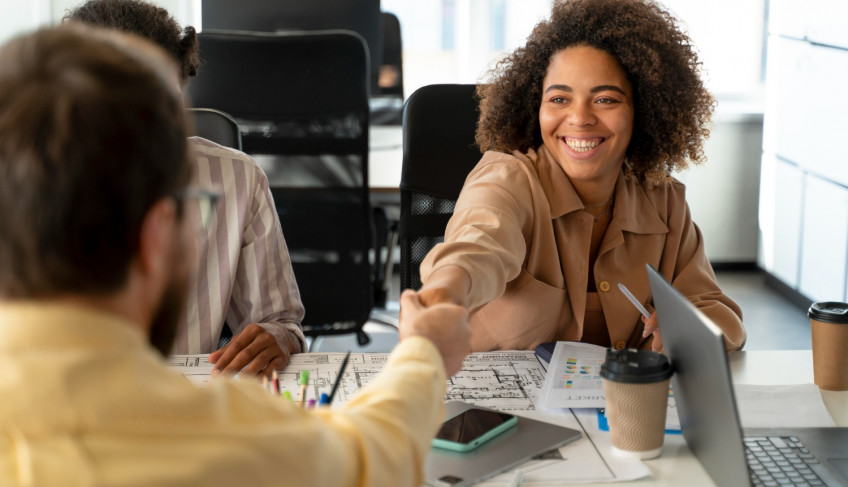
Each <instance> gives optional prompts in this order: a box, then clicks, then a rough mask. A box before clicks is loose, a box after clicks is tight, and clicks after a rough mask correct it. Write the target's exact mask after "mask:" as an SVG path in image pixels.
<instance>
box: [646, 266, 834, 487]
mask: <svg viewBox="0 0 848 487" xmlns="http://www.w3.org/2000/svg"><path fill="white" fill-rule="evenodd" d="M647 268H648V278H649V280H650V283H651V292H652V293H653V296H654V306H655V307H656V310H657V319H658V320H659V325H660V330H661V331H662V338H663V344H664V346H665V351H666V353H667V354H668V356H669V358H670V359H671V362H672V365H673V366H674V368H675V374H674V376H673V377H672V384H673V386H674V397H675V401H676V402H677V411H678V413H679V415H680V426H681V429H682V430H683V437H684V438H685V439H686V443H688V444H689V448H690V449H691V450H692V452H693V453H694V454H695V456H696V457H697V458H698V460H699V461H700V462H701V465H703V467H704V469H705V470H706V471H707V472H708V473H709V474H710V476H711V477H712V478H713V481H715V483H716V484H717V485H720V486H725V485H726V486H737V485H739V486H744V485H754V486H759V485H774V486H778V485H810V486H820V485H828V486H831V485H839V486H848V428H780V429H746V430H745V436H744V437H743V435H742V428H741V427H740V423H739V415H738V413H737V410H736V400H735V399H734V396H733V387H732V385H731V380H730V369H729V367H728V364H727V354H726V353H725V351H724V343H723V342H722V336H721V331H720V330H719V328H718V327H717V326H716V325H715V324H714V323H713V322H712V321H710V319H709V318H707V317H706V316H704V314H703V313H701V312H700V311H698V310H697V309H696V308H695V307H694V306H693V305H692V304H691V303H690V302H689V301H688V300H687V299H686V298H685V297H683V295H681V294H680V293H679V292H677V290H676V289H674V287H672V286H671V285H670V284H669V283H668V282H666V280H665V279H664V278H663V277H662V276H661V275H660V274H659V273H657V272H656V271H655V270H654V269H653V268H652V267H651V266H650V265H648V266H647Z"/></svg>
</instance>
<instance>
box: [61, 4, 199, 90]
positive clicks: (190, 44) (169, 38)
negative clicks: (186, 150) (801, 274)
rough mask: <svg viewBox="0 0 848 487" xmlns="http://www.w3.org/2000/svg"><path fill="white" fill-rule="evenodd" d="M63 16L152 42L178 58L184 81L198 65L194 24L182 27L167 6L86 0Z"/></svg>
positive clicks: (195, 70)
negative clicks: (165, 7) (169, 12)
mask: <svg viewBox="0 0 848 487" xmlns="http://www.w3.org/2000/svg"><path fill="white" fill-rule="evenodd" d="M63 20H64V21H65V22H79V23H83V24H87V25H92V26H97V27H104V28H108V29H115V30H119V31H121V32H127V33H130V34H135V35H137V36H139V37H142V38H144V39H147V40H149V41H151V42H153V43H155V44H156V45H158V46H159V47H161V48H162V49H164V50H165V51H166V52H168V53H169V54H170V55H171V57H173V58H174V60H175V61H176V62H177V64H178V65H179V68H180V82H181V83H182V84H183V85H185V84H186V83H187V82H188V79H189V78H190V77H192V76H194V75H196V74H197V70H198V68H199V67H200V59H199V57H198V43H197V33H196V32H195V30H194V27H191V26H188V27H186V28H185V29H181V28H180V24H179V23H177V21H176V20H174V18H173V17H171V15H170V14H168V11H167V10H165V9H164V8H162V7H159V6H157V5H154V4H152V3H149V2H146V1H144V0H89V1H88V2H86V3H84V4H82V5H80V6H79V7H77V8H75V9H73V10H71V11H70V12H68V13H67V15H65V17H64V19H63Z"/></svg>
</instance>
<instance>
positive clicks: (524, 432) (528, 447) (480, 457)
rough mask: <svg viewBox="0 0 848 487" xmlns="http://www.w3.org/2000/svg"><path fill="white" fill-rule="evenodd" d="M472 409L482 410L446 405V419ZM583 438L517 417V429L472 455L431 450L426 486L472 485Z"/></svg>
mask: <svg viewBox="0 0 848 487" xmlns="http://www.w3.org/2000/svg"><path fill="white" fill-rule="evenodd" d="M471 407H479V406H475V405H473V404H468V403H464V402H460V401H450V402H447V403H445V413H446V414H445V417H446V418H452V417H454V416H456V415H457V414H459V413H461V412H463V411H465V410H466V409H468V408H471ZM481 409H486V408H481ZM581 435H582V433H580V432H579V431H577V430H573V429H571V428H566V427H563V426H557V425H555V424H551V423H545V422H543V421H536V420H533V419H529V418H524V417H521V416H518V424H517V425H516V427H515V428H511V429H510V430H509V431H507V432H506V433H503V434H501V435H498V436H497V437H496V438H494V439H492V440H490V441H488V442H486V443H484V444H483V445H481V446H480V447H478V448H476V449H474V450H472V451H470V452H467V453H459V452H453V451H449V450H442V449H438V448H432V449H431V450H430V455H429V456H428V457H427V466H426V468H425V473H424V475H425V479H426V480H427V485H432V486H438V487H464V486H467V485H473V484H475V483H477V482H482V481H483V480H485V479H487V478H489V477H492V476H495V475H497V474H499V473H501V472H504V471H506V470H509V469H511V468H514V467H517V466H519V465H521V464H522V463H524V462H526V461H528V460H530V459H532V458H533V457H535V456H536V455H540V454H542V453H546V452H548V451H550V450H553V449H554V448H559V447H561V446H563V445H566V444H568V443H571V442H572V441H576V440H577V439H578V438H580V436H581Z"/></svg>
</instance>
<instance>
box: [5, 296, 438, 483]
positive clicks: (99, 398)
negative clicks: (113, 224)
mask: <svg viewBox="0 0 848 487" xmlns="http://www.w3.org/2000/svg"><path fill="white" fill-rule="evenodd" d="M445 379H446V378H445V372H444V367H443V365H442V360H441V357H440V356H439V353H438V351H437V350H436V348H435V347H434V346H433V344H432V343H431V342H430V341H428V340H426V339H424V338H416V337H411V338H407V339H405V340H404V341H403V342H402V343H401V344H400V345H398V347H397V348H396V349H395V351H394V353H393V354H392V355H391V357H390V359H389V362H388V364H387V365H386V368H385V370H384V372H383V373H382V374H380V375H379V376H378V377H377V378H376V379H374V381H372V382H371V383H370V384H369V385H368V386H367V387H366V388H365V389H364V390H363V391H362V392H361V393H360V394H359V395H358V396H357V397H356V398H355V400H353V401H352V402H350V403H348V404H347V405H345V406H344V407H343V408H341V409H339V410H332V411H331V410H329V409H326V408H322V409H317V410H313V411H305V410H302V409H300V408H298V407H295V406H294V405H293V404H292V403H291V402H290V401H287V400H285V399H282V398H280V397H272V396H270V395H268V393H267V392H266V391H265V390H264V389H263V388H262V387H261V386H260V385H259V384H258V383H257V382H256V381H252V380H251V381H248V380H244V381H237V380H230V379H216V380H213V381H212V382H211V384H209V386H208V387H205V388H198V387H195V386H194V385H192V384H191V383H190V382H189V381H188V380H187V379H186V378H185V377H183V376H181V375H179V374H177V373H175V372H173V371H171V370H169V369H168V368H167V367H166V366H165V365H164V361H163V358H162V356H161V355H159V354H158V352H156V351H155V350H154V349H153V348H152V347H150V346H149V345H148V344H147V341H146V339H145V337H143V336H142V334H141V333H140V332H139V331H138V329H137V328H134V327H132V325H131V324H129V323H128V322H126V321H123V320H122V319H121V318H119V317H117V316H115V315H111V314H106V313H103V312H99V311H95V310H92V309H87V308H82V307H74V306H67V305H58V304H55V303H45V302H15V303H8V302H7V303H1V304H0V485H2V486H4V487H5V486H12V485H19V486H39V487H46V486H54V485H55V486H63V487H73V486H96V485H103V486H107V485H108V486H129V485H137V486H157V487H162V486H170V485H174V486H177V485H179V486H185V485H199V486H204V487H208V486H216V485H221V486H223V485H226V486H228V487H232V486H235V485H249V486H263V485H277V486H279V485H291V486H299V487H300V486H310V485H314V486H353V485H375V486H378V485H379V486H402V485H409V486H412V485H419V484H420V483H421V481H422V475H423V473H422V470H423V464H424V461H425V457H426V455H427V453H428V452H429V450H430V441H431V438H432V437H433V435H434V434H435V432H436V430H437V429H438V426H439V423H440V421H441V420H442V418H443V415H444V406H443V399H444V394H445V389H446V380H445Z"/></svg>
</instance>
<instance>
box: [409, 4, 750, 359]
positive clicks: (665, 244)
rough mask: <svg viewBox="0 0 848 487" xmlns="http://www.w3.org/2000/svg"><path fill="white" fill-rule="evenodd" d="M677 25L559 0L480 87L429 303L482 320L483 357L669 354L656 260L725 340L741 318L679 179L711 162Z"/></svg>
mask: <svg viewBox="0 0 848 487" xmlns="http://www.w3.org/2000/svg"><path fill="white" fill-rule="evenodd" d="M699 64H700V63H699V61H698V58H697V55H696V54H695V50H694V48H693V47H692V46H691V43H690V41H689V38H688V37H687V36H686V35H685V34H683V33H682V32H681V31H680V30H679V29H678V28H677V26H676V21H675V19H674V18H673V17H672V16H671V15H670V14H669V13H668V12H667V11H665V10H663V9H662V8H661V7H660V6H658V5H657V4H656V3H654V2H653V1H650V0H567V1H562V2H557V3H556V4H555V6H554V8H553V12H552V14H551V18H550V20H547V21H544V22H541V23H540V24H539V25H537V26H536V28H535V29H534V30H533V33H532V34H531V35H530V37H529V38H528V40H527V44H526V45H525V46H523V47H520V48H518V49H516V50H515V51H514V52H513V53H512V54H511V55H509V56H507V57H506V59H505V60H504V61H502V62H501V63H500V64H499V65H498V66H497V67H496V68H495V69H494V70H493V72H492V76H491V80H490V82H489V83H487V84H484V85H480V87H479V88H478V94H479V96H480V99H481V102H480V112H481V115H480V120H479V123H478V130H477V143H478V145H479V146H480V148H481V150H482V151H484V154H483V158H482V160H481V161H480V162H479V163H478V165H477V166H476V167H475V168H474V170H473V171H472V172H471V174H470V175H469V176H468V178H467V180H466V182H465V185H464V186H463V189H462V193H461V194H460V197H459V200H458V201H457V204H456V208H455V211H454V215H453V217H452V218H451V220H450V223H449V224H448V227H447V229H446V232H445V243H443V244H440V245H438V246H436V247H434V248H433V250H432V251H431V252H430V254H429V255H428V256H427V258H426V259H425V261H424V263H423V264H422V267H421V277H422V282H423V283H424V285H423V286H422V288H421V291H420V296H421V299H422V301H423V302H425V303H428V304H432V303H437V302H442V301H452V302H455V303H458V304H463V305H465V306H468V307H469V308H470V309H471V310H472V311H473V314H472V315H471V320H470V322H471V325H472V328H473V329H474V336H473V337H472V346H473V348H474V349H475V350H478V351H481V350H492V349H532V348H533V347H535V346H536V345H538V344H539V343H542V342H546V341H554V340H575V341H577V340H579V341H584V342H589V343H595V344H599V345H604V346H613V347H615V348H618V349H621V348H624V347H639V348H653V349H654V350H661V349H662V340H661V336H660V333H659V331H658V329H657V322H656V315H655V314H652V315H651V317H650V318H648V319H643V318H642V317H641V315H640V313H639V311H637V310H636V309H635V308H634V307H633V306H632V304H630V303H629V302H628V301H627V298H626V297H625V296H624V295H623V294H621V293H619V292H618V291H617V289H618V288H617V287H616V286H615V285H614V284H615V283H616V282H621V283H623V284H624V285H626V286H627V287H628V288H629V289H630V290H631V291H632V292H633V294H634V295H635V296H636V298H637V299H638V300H639V301H640V302H641V303H642V304H644V305H645V307H646V308H648V309H651V310H652V306H651V294H650V288H649V285H648V282H647V276H646V275H645V271H644V265H645V263H649V264H651V265H652V266H653V267H654V268H656V269H658V270H659V271H660V272H661V273H662V274H663V276H664V277H665V278H666V279H668V280H669V281H671V282H672V283H674V285H675V286H676V287H677V289H678V290H680V291H681V292H682V293H683V294H684V295H686V296H688V297H689V299H690V300H691V301H692V302H693V303H694V304H695V305H696V306H698V307H699V308H700V309H701V311H702V312H704V313H705V314H707V315H708V316H709V317H710V318H711V319H712V320H713V321H714V322H716V324H718V325H719V326H720V327H721V328H722V329H723V330H724V333H725V338H726V345H727V348H728V349H737V348H741V347H742V345H743V344H744V342H745V330H744V328H743V327H742V322H741V311H740V309H739V307H738V306H737V305H736V303H734V302H733V301H732V300H731V299H730V298H728V297H727V296H725V295H724V294H723V293H722V292H721V289H719V287H718V284H717V283H716V280H715V275H714V274H713V271H712V268H711V267H710V264H709V262H708V261H707V258H706V256H705V255H704V244H703V240H702V238H701V234H700V232H699V230H698V228H697V226H696V225H695V224H694V222H693V221H692V219H691V217H690V213H689V208H688V206H687V204H686V200H685V195H684V187H683V185H682V184H680V183H679V182H677V181H676V180H674V179H673V178H671V176H670V173H671V172H672V171H673V170H676V169H679V168H683V167H686V166H687V165H688V164H689V162H690V161H694V162H701V161H702V160H703V159H704V156H703V142H704V138H705V136H706V135H708V134H709V130H708V129H707V126H708V124H709V121H710V115H711V113H712V109H713V104H714V101H713V98H712V96H711V95H710V93H709V92H708V91H707V90H706V89H705V88H704V85H703V83H702V81H701V78H700V73H699Z"/></svg>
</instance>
